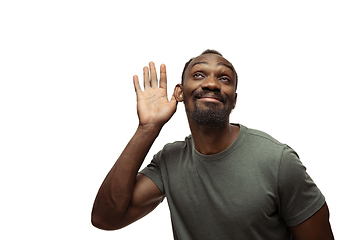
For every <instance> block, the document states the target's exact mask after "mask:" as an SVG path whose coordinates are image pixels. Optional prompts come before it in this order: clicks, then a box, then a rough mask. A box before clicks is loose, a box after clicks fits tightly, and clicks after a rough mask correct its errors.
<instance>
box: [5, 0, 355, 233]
mask: <svg viewBox="0 0 360 240" xmlns="http://www.w3.org/2000/svg"><path fill="white" fill-rule="evenodd" d="M359 12H360V7H359V3H358V1H316V0H313V1H297V2H294V1H226V0H223V1H178V2H172V1H158V0H154V1H76V0H71V1H64V0H63V1H16V0H12V1H10V0H9V1H6V0H5V1H1V3H0V35H1V37H0V80H1V85H0V114H1V117H0V154H1V156H0V157H1V167H0V184H1V186H0V187H1V188H0V189H1V198H0V228H1V230H0V235H2V236H1V237H0V238H1V239H23V238H29V237H36V238H37V239H129V238H130V237H131V239H142V238H143V237H149V238H153V237H155V236H158V239H172V230H171V222H170V215H169V211H168V209H167V203H166V201H164V203H163V204H161V205H160V206H159V207H158V208H157V209H155V210H154V212H152V213H150V214H149V215H148V216H147V217H145V218H144V219H142V220H140V221H138V222H136V223H134V224H132V225H130V226H129V227H127V228H125V229H123V230H119V231H112V232H106V231H102V230H98V229H96V228H94V227H92V225H91V223H90V213H91V208H92V204H93V200H94V198H95V195H96V193H97V190H98V188H99V186H100V184H101V182H102V180H103V179H104V177H105V175H106V174H107V172H108V170H109V169H110V168H111V166H112V165H113V163H114V162H115V160H116V159H117V157H118V156H119V155H120V153H121V151H122V149H123V148H124V147H125V145H126V143H127V142H128V140H129V139H130V137H131V136H132V134H133V133H134V132H135V130H136V127H137V115H136V98H135V92H134V90H133V85H132V76H133V75H134V74H138V75H139V76H142V68H143V67H144V66H145V65H147V64H148V62H149V61H154V62H155V63H156V66H159V65H160V64H161V63H165V64H166V65H167V71H168V81H169V84H168V86H169V92H170V93H171V92H172V91H173V88H174V86H175V85H176V83H179V82H180V77H181V72H182V69H183V66H184V64H185V62H186V61H187V60H188V59H189V58H191V57H194V56H197V55H198V54H200V53H201V52H202V51H203V50H205V49H207V48H211V49H216V50H218V51H220V52H221V53H222V54H223V55H224V56H225V57H226V58H227V59H228V60H229V61H231V62H232V63H233V65H234V66H235V67H236V69H237V72H238V75H239V86H238V102H237V107H236V109H235V110H234V112H233V113H232V117H231V119H232V122H238V123H241V124H243V125H246V126H247V127H250V128H255V129H259V130H263V131H265V132H267V133H269V134H271V135H272V136H273V137H275V138H277V139H278V140H279V141H281V142H285V143H287V144H288V145H290V146H291V147H292V148H294V149H295V150H296V151H297V152H298V153H299V155H300V158H301V160H302V162H303V163H304V165H305V166H306V167H307V168H308V172H309V174H310V175H311V176H312V178H313V179H314V181H315V182H316V183H317V185H318V186H319V188H320V189H321V190H322V192H323V194H324V195H325V197H326V199H327V202H328V205H329V208H330V213H331V219H330V220H331V224H332V228H333V232H334V235H335V237H336V238H337V239H355V238H356V237H358V234H357V232H358V230H357V228H358V225H359V221H358V219H359V214H360V211H359V208H358V203H359V194H358V190H359V186H358V185H359V181H360V178H359V171H358V166H359V160H360V157H359V154H358V152H359V146H358V145H359V138H358V137H359V134H360V129H359V122H360V117H359V116H360V114H359V102H360V101H359V100H360V98H359V93H358V92H359V80H360V73H359V67H360V57H359V56H360V47H359V46H360V44H359V43H360V33H359V29H360V28H359V27H360V26H359V25H360V17H359V16H360V14H359ZM141 79H142V77H141ZM189 133H190V131H189V129H188V125H187V120H186V116H185V111H184V107H183V104H179V105H178V111H177V113H176V114H175V115H174V117H173V118H172V119H171V120H170V122H169V123H168V124H167V125H166V126H165V127H164V128H163V130H162V132H161V134H160V136H159V137H158V139H157V140H156V142H155V143H154V145H153V148H152V149H151V151H150V153H149V156H148V158H147V159H146V160H145V162H144V166H145V165H146V164H147V163H149V161H150V160H151V157H152V155H153V154H155V153H156V152H157V151H159V150H160V149H161V148H162V146H163V145H164V144H165V143H167V142H173V141H175V140H182V139H184V137H185V136H186V135H188V134H189ZM3 236H6V237H3Z"/></svg>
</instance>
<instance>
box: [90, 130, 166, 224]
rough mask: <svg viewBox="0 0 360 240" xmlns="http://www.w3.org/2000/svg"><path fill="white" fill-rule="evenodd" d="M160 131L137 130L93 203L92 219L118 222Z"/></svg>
mask: <svg viewBox="0 0 360 240" xmlns="http://www.w3.org/2000/svg"><path fill="white" fill-rule="evenodd" d="M159 132H160V129H147V128H143V127H139V128H138V129H137V131H136V132H135V134H134V136H133V137H132V138H131V140H130V141H129V143H128V144H127V146H126V147H125V149H124V151H123V152H122V154H121V155H120V157H119V158H118V160H117V161H116V163H115V164H114V166H113V167H112V169H111V170H110V172H109V173H108V175H107V176H106V178H105V180H104V182H103V184H102V185H101V187H100V189H99V192H98V195H97V197H96V199H95V202H94V207H93V217H94V216H95V217H101V218H103V219H109V220H111V219H121V218H122V217H123V216H124V215H125V214H126V212H127V210H128V208H129V205H130V203H131V198H132V195H133V191H134V186H135V181H136V175H137V173H138V171H139V168H140V166H141V165H142V163H143V161H144V159H145V157H146V155H147V153H148V151H149V149H150V147H151V145H152V144H153V142H154V141H155V139H156V137H157V136H158V134H159Z"/></svg>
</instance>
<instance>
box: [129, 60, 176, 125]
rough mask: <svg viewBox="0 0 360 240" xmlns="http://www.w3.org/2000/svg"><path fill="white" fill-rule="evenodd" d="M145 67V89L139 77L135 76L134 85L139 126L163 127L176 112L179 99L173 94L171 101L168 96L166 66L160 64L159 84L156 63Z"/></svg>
mask: <svg viewBox="0 0 360 240" xmlns="http://www.w3.org/2000/svg"><path fill="white" fill-rule="evenodd" d="M149 67H150V75H149V68H148V67H144V69H143V70H144V90H141V87H140V84H139V78H138V76H137V75H135V76H134V78H133V80H134V87H135V91H136V96H137V113H138V117H139V126H142V127H155V128H161V127H162V126H163V125H164V124H165V123H166V122H167V121H168V120H169V119H170V118H171V117H172V115H173V114H174V113H175V111H176V106H177V101H176V99H175V97H174V94H173V95H172V97H171V99H170V101H169V100H168V96H167V78H166V67H165V65H164V64H162V65H161V66H160V81H159V84H158V79H157V74H156V69H155V64H154V63H153V62H150V63H149Z"/></svg>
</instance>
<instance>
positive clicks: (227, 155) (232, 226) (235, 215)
mask: <svg viewBox="0 0 360 240" xmlns="http://www.w3.org/2000/svg"><path fill="white" fill-rule="evenodd" d="M149 67H150V74H149V69H148V68H147V67H145V68H144V90H141V88H140V84H139V80H138V77H137V76H134V86H135V90H136V94H137V110H138V117H139V126H138V129H137V131H136V132H135V134H134V136H133V137H132V139H131V140H130V142H129V143H128V145H127V146H126V148H125V149H124V151H123V152H122V154H121V155H120V157H119V159H118V160H117V162H116V163H115V165H114V166H113V168H112V169H111V170H110V172H109V174H108V175H107V177H106V178H105V180H104V182H103V184H102V186H101V187H100V189H99V192H98V195H97V197H96V199H95V202H94V207H93V212H92V223H93V225H94V226H96V227H98V228H101V229H106V230H114V229H120V228H123V227H125V226H127V225H129V224H131V223H132V222H134V221H136V220H138V219H140V218H142V217H143V216H145V215H146V214H148V213H149V212H151V211H152V210H153V209H154V208H156V206H157V205H158V204H159V203H160V202H162V200H163V199H164V197H167V201H168V204H169V208H170V212H171V220H172V225H173V233H174V239H182V240H183V239H266V240H269V239H270V240H271V239H274V240H275V239H276V240H282V239H298V240H305V239H306V240H312V239H314V240H315V239H316V240H321V239H324V240H325V239H326V240H327V239H333V234H332V231H331V227H330V223H329V211H328V208H327V205H326V202H325V198H324V196H323V195H322V194H321V192H320V190H319V189H318V188H317V187H316V185H315V184H314V182H313V181H312V179H311V178H310V177H309V176H308V175H307V173H306V171H305V167H304V166H303V165H302V164H301V162H300V160H299V159H298V155H297V154H296V153H295V151H294V150H292V149H291V148H290V147H288V146H287V145H285V144H281V143H279V142H278V141H277V140H275V139H274V138H272V137H271V136H269V135H267V134H265V133H263V132H260V131H256V130H252V129H248V128H246V127H245V126H242V125H239V124H230V123H229V115H230V112H231V111H232V109H234V107H235V105H236V99H237V93H236V87H237V74H236V71H235V69H234V67H233V65H232V64H231V63H230V62H229V61H227V60H226V59H225V58H223V57H222V55H221V54H220V53H219V52H217V51H214V50H207V51H205V52H203V53H202V54H201V55H200V56H198V57H196V58H193V59H190V61H189V62H187V63H186V65H185V68H184V71H183V75H182V83H181V84H178V85H177V86H176V87H175V91H174V93H173V95H172V97H171V99H170V101H169V100H168V97H167V82H166V81H167V80H166V69H165V65H161V66H160V81H159V83H158V80H157V74H156V70H155V66H154V63H152V62H150V64H149ZM177 102H184V104H185V109H186V114H187V118H188V122H189V126H190V130H191V133H192V134H191V136H189V137H187V138H186V139H185V141H181V142H175V143H172V144H167V145H166V146H165V147H164V148H163V150H162V151H160V152H159V153H158V154H156V155H155V156H154V158H153V160H152V162H151V164H149V165H148V166H147V167H146V168H145V169H143V170H142V171H141V172H138V171H139V168H140V166H141V164H142V163H143V161H144V158H145V156H146V155H147V152H148V151H149V149H150V147H151V145H152V143H153V142H154V140H155V139H156V137H157V136H158V134H159V133H160V130H161V128H162V126H163V125H164V124H165V123H166V122H167V121H168V120H169V119H170V118H171V116H172V115H173V114H174V113H175V111H176V106H177Z"/></svg>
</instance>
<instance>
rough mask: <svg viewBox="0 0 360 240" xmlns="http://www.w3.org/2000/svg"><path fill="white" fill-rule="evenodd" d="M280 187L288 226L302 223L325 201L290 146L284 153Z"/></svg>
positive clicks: (282, 205)
mask: <svg viewBox="0 0 360 240" xmlns="http://www.w3.org/2000/svg"><path fill="white" fill-rule="evenodd" d="M278 188H279V210H280V214H281V216H282V217H283V219H284V220H285V222H286V223H287V225H288V226H295V225H298V224H300V223H302V222H303V221H305V220H306V219H308V218H310V217H311V216H312V215H313V214H315V213H316V212H317V211H318V210H319V209H320V208H321V207H322V206H323V205H324V203H325V198H324V196H323V195H322V193H321V192H320V190H319V188H318V187H317V186H316V184H315V183H314V181H313V180H312V179H311V177H310V176H309V175H308V174H307V172H306V168H305V166H304V165H303V164H302V163H301V161H300V159H299V156H298V155H297V154H296V152H295V151H294V150H293V149H291V148H290V147H285V149H284V150H283V153H282V157H281V162H280V167H279V175H278Z"/></svg>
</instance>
